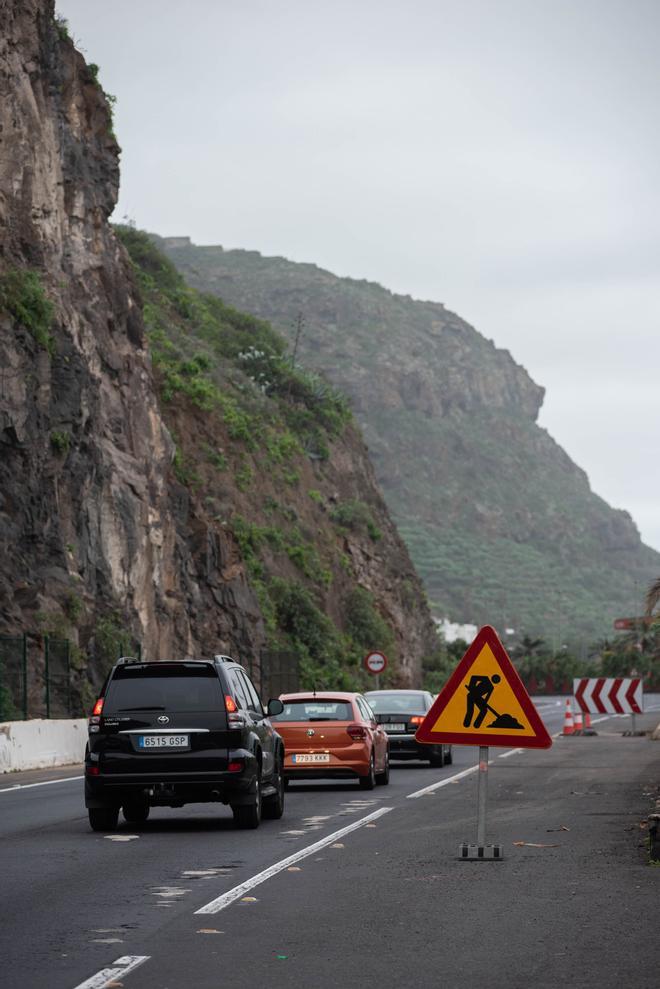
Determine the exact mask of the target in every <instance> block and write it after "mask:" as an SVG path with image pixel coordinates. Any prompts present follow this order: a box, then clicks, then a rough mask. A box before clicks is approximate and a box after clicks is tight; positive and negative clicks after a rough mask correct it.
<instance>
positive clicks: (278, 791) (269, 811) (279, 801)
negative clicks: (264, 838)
mask: <svg viewBox="0 0 660 989" xmlns="http://www.w3.org/2000/svg"><path fill="white" fill-rule="evenodd" d="M273 786H274V787H275V793H274V794H272V795H271V796H270V797H265V798H264V801H263V816H264V817H267V818H269V819H270V820H271V821H279V819H280V817H281V816H282V814H283V813H284V776H283V775H282V763H281V761H280V760H279V759H278V761H277V765H276V767H275V773H274V775H273Z"/></svg>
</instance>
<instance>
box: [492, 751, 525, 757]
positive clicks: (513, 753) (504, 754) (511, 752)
mask: <svg viewBox="0 0 660 989" xmlns="http://www.w3.org/2000/svg"><path fill="white" fill-rule="evenodd" d="M524 751H525V750H524V749H509V751H508V752H503V753H502V754H501V755H498V757H497V758H498V759H508V758H509V756H510V755H520V753H521V752H524Z"/></svg>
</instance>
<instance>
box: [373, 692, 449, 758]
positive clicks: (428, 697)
mask: <svg viewBox="0 0 660 989" xmlns="http://www.w3.org/2000/svg"><path fill="white" fill-rule="evenodd" d="M364 696H365V697H366V698H367V700H368V702H369V704H370V706H371V709H372V711H373V712H374V714H375V715H376V721H378V722H379V723H380V724H381V725H382V726H383V728H384V729H385V731H386V732H387V737H388V738H389V740H390V759H424V760H427V759H428V761H429V762H430V764H431V765H432V766H448V765H450V763H451V761H452V753H451V745H422V744H421V743H420V742H417V741H416V740H415V732H416V731H417V729H418V728H419V726H420V725H421V723H422V721H423V720H424V718H425V717H426V713H427V711H428V710H429V708H430V707H431V705H432V703H433V695H432V694H430V693H429V692H428V690H370V691H368V692H367V693H366V694H365V695H364Z"/></svg>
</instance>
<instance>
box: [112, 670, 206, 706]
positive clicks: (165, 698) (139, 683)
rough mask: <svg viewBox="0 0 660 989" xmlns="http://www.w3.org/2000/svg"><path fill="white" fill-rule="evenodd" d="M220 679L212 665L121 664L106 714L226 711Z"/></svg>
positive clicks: (113, 684) (114, 678)
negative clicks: (148, 711)
mask: <svg viewBox="0 0 660 989" xmlns="http://www.w3.org/2000/svg"><path fill="white" fill-rule="evenodd" d="M224 707H225V705H224V698H223V696H222V690H221V689H220V681H219V680H218V676H217V673H216V672H215V670H214V668H213V667H212V666H211V665H210V664H209V665H200V666H193V665H192V664H189V665H186V664H185V663H180V664H179V663H167V664H165V663H163V664H160V663H150V664H149V665H144V666H120V667H119V668H118V669H117V670H115V673H114V676H113V678H112V680H111V681H110V685H109V687H108V692H107V694H106V697H105V703H104V705H103V714H104V715H106V714H119V713H121V712H126V711H147V710H150V711H215V710H222V711H224Z"/></svg>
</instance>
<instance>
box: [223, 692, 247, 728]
mask: <svg viewBox="0 0 660 989" xmlns="http://www.w3.org/2000/svg"><path fill="white" fill-rule="evenodd" d="M225 710H226V712H227V727H228V728H243V727H244V725H245V718H244V717H243V715H242V714H240V713H239V710H238V704H237V703H236V701H235V700H234V698H233V697H232V696H231V694H225Z"/></svg>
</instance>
